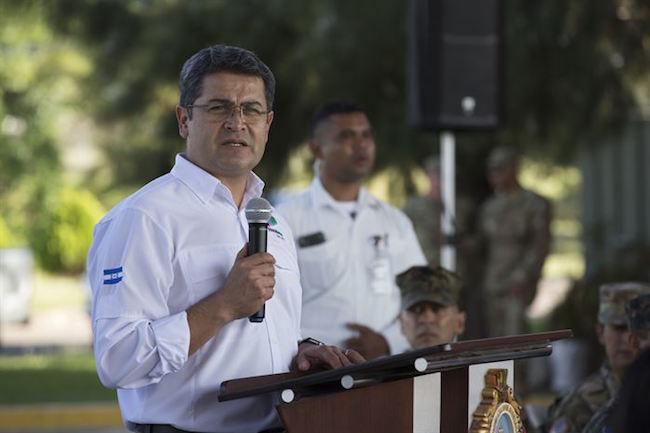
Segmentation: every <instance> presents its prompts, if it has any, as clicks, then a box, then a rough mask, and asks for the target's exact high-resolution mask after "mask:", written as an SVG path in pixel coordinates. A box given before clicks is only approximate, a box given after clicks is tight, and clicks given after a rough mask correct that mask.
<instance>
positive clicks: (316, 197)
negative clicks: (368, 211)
mask: <svg viewBox="0 0 650 433" xmlns="http://www.w3.org/2000/svg"><path fill="white" fill-rule="evenodd" d="M309 188H310V189H311V198H312V202H313V203H314V207H321V206H331V207H334V208H336V206H334V205H335V204H336V200H335V199H334V197H332V196H331V195H330V193H329V192H327V190H326V189H325V187H324V186H323V183H322V182H321V181H320V178H319V177H318V176H315V177H314V180H312V182H311V186H310V187H309ZM357 205H358V209H359V211H361V209H363V208H364V207H366V206H371V207H375V206H377V205H378V202H377V199H376V198H374V197H373V196H372V195H371V194H370V193H369V192H368V190H367V189H366V188H365V187H363V186H362V187H361V189H359V196H358V197H357Z"/></svg>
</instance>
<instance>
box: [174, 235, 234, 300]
mask: <svg viewBox="0 0 650 433" xmlns="http://www.w3.org/2000/svg"><path fill="white" fill-rule="evenodd" d="M241 247H242V246H241V245H235V244H218V245H204V246H200V247H195V248H190V249H187V250H185V251H183V252H182V253H181V254H180V255H179V262H180V265H181V269H182V270H183V275H184V276H185V281H186V283H187V287H188V291H189V293H190V299H191V304H194V303H196V302H197V301H199V300H201V299H203V298H205V297H206V296H208V295H209V294H210V293H213V292H215V291H216V290H218V289H220V288H221V287H222V286H223V284H224V282H225V281H226V277H227V276H228V274H229V273H230V270H231V269H232V266H233V264H234V263H235V257H236V256H237V253H238V252H239V250H240V249H241Z"/></svg>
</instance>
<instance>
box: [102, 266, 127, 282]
mask: <svg viewBox="0 0 650 433" xmlns="http://www.w3.org/2000/svg"><path fill="white" fill-rule="evenodd" d="M123 277H124V273H123V272H122V266H120V267H119V268H113V269H104V284H117V283H119V282H120V281H122V278H123Z"/></svg>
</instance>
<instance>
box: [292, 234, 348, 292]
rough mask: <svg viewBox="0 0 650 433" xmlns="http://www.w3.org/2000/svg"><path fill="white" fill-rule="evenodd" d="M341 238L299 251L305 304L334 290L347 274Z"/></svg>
mask: <svg viewBox="0 0 650 433" xmlns="http://www.w3.org/2000/svg"><path fill="white" fill-rule="evenodd" d="M344 249H345V245H344V243H343V240H342V239H341V238H338V239H332V240H328V241H325V242H323V243H321V244H319V245H315V246H310V247H303V248H300V249H299V250H298V266H299V267H300V281H301V282H302V289H303V302H305V301H309V300H310V299H311V298H313V297H316V296H318V295H319V294H320V293H322V292H324V291H330V290H333V289H334V288H335V287H336V286H337V285H338V284H340V281H341V279H342V278H343V276H344V274H345V268H346V263H345V261H346V259H345V257H346V252H345V251H344Z"/></svg>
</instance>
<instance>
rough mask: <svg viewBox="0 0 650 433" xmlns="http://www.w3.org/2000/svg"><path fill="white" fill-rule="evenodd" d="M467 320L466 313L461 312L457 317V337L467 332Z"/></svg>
mask: <svg viewBox="0 0 650 433" xmlns="http://www.w3.org/2000/svg"><path fill="white" fill-rule="evenodd" d="M466 319H467V316H466V315H465V312H464V311H459V312H458V314H457V316H456V329H455V331H456V336H460V335H463V333H464V332H465V320H466Z"/></svg>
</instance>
